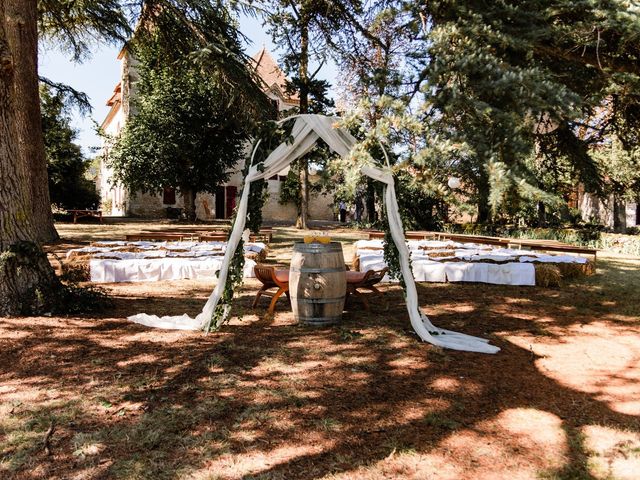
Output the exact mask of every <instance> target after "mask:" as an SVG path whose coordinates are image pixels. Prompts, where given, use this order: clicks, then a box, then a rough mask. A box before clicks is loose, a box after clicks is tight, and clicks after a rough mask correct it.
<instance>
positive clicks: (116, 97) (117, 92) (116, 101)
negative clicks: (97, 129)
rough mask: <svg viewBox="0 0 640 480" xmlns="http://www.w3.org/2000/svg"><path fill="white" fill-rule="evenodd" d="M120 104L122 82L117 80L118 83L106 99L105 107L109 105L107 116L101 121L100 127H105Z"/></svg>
mask: <svg viewBox="0 0 640 480" xmlns="http://www.w3.org/2000/svg"><path fill="white" fill-rule="evenodd" d="M121 106H122V83H121V82H118V84H117V85H116V86H115V88H114V89H113V94H112V95H111V97H109V100H107V107H111V109H110V110H109V113H107V117H106V118H105V119H104V121H103V122H102V125H101V128H102V129H106V128H107V126H108V125H109V123H111V120H113V118H114V117H115V115H116V113H118V110H119V109H120V107H121Z"/></svg>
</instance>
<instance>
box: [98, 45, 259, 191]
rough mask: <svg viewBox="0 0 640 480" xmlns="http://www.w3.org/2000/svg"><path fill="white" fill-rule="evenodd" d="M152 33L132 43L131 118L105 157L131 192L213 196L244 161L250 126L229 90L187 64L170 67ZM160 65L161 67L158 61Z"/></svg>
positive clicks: (162, 49)
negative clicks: (172, 190)
mask: <svg viewBox="0 0 640 480" xmlns="http://www.w3.org/2000/svg"><path fill="white" fill-rule="evenodd" d="M165 48H166V46H164V45H163V44H162V43H161V42H160V39H159V38H158V37H155V36H153V35H151V34H149V35H148V36H145V41H144V42H142V41H139V42H138V43H137V44H136V48H135V49H134V53H135V55H136V57H137V59H138V60H139V61H140V64H139V67H138V68H139V73H140V81H139V82H138V83H137V84H136V90H137V93H136V96H135V97H134V103H133V106H132V109H133V111H134V112H135V114H134V115H133V116H132V118H131V119H130V120H129V121H128V122H127V124H126V125H125V127H124V129H123V131H122V134H121V135H120V137H119V138H117V139H116V140H115V143H114V145H113V148H112V149H111V151H110V152H109V153H108V162H109V163H110V164H111V165H112V166H113V168H114V174H115V178H117V180H119V181H121V182H122V183H124V184H125V185H126V186H127V187H128V188H129V189H131V190H132V191H142V192H147V191H151V192H159V191H161V190H162V189H163V188H164V187H166V186H173V187H177V188H179V189H180V191H181V192H182V193H183V194H185V195H193V196H195V193H197V192H209V193H215V189H216V187H217V186H218V185H220V184H221V183H224V182H225V181H226V180H228V178H229V175H230V173H231V170H230V169H231V168H232V167H233V166H234V165H236V163H237V162H238V161H239V159H240V158H241V155H242V151H243V145H244V142H245V141H246V139H247V138H248V134H249V129H250V127H251V122H250V120H249V118H247V116H246V115H243V112H242V109H241V105H239V104H238V102H237V101H236V100H237V99H236V97H235V96H234V93H233V92H232V91H228V90H227V89H225V88H222V87H221V85H220V84H219V83H218V82H216V81H213V80H212V79H211V77H210V72H209V71H207V70H203V69H201V68H200V67H198V66H196V65H194V64H193V62H191V61H190V60H189V59H187V58H183V59H182V60H178V61H175V62H173V63H170V62H169V61H168V58H165V52H164V49H165ZM163 60H164V61H165V62H166V63H163Z"/></svg>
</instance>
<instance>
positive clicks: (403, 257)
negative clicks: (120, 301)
mask: <svg viewBox="0 0 640 480" xmlns="http://www.w3.org/2000/svg"><path fill="white" fill-rule="evenodd" d="M294 118H295V124H294V125H293V128H292V130H291V136H292V137H293V142H292V143H291V144H286V143H283V144H280V145H279V146H278V147H277V148H276V149H275V150H273V151H272V152H271V154H270V155H269V156H268V157H267V159H266V160H265V161H264V170H263V171H262V172H261V171H259V170H258V167H257V166H251V168H250V169H249V173H248V174H247V176H246V177H245V181H244V186H243V189H242V197H241V199H240V203H239V204H238V211H237V214H236V220H235V222H234V225H233V230H232V232H231V236H230V237H229V241H228V243H227V249H226V251H225V255H224V259H223V261H222V267H221V268H220V274H219V278H218V283H217V285H216V287H215V289H214V290H213V292H212V293H211V296H210V297H209V299H208V300H207V303H206V304H205V306H204V308H203V309H202V312H201V313H200V314H199V315H198V316H196V318H191V317H189V316H188V315H186V314H185V315H181V316H177V317H171V316H165V317H158V316H156V315H148V314H145V313H140V314H138V315H133V316H131V317H129V320H131V321H133V322H136V323H140V324H143V325H147V326H150V327H157V328H168V329H182V330H198V329H205V330H206V329H207V328H208V327H209V325H210V323H211V320H212V316H213V312H214V309H215V307H216V305H217V303H218V301H219V300H220V298H221V296H222V292H223V290H224V286H225V283H226V281H227V275H228V271H229V264H230V262H231V259H232V257H233V254H234V252H235V250H236V248H237V246H238V243H239V242H240V238H241V237H242V234H243V231H244V228H245V225H246V220H247V208H248V201H249V186H250V184H251V182H253V181H255V180H260V179H263V178H269V177H271V176H273V175H275V174H277V173H278V172H280V171H281V170H282V169H284V168H285V167H287V166H288V165H289V164H290V163H291V162H293V161H294V160H296V159H297V158H299V157H301V156H303V155H304V154H306V153H307V152H309V150H311V148H313V146H314V145H315V143H316V141H317V140H318V138H321V139H322V140H324V142H325V143H326V144H327V145H328V146H329V148H331V149H332V150H333V151H334V152H336V153H337V154H338V155H341V156H343V157H346V156H347V155H348V154H349V152H350V151H351V148H352V147H353V146H354V145H355V144H356V139H355V138H353V136H351V134H350V133H349V132H347V131H346V130H344V129H341V128H334V124H335V123H336V121H337V120H338V119H337V118H332V117H326V116H324V115H297V116H295V117H289V118H286V119H284V120H281V121H280V122H279V123H283V122H286V121H288V120H291V119H294ZM256 148H257V145H256ZM255 151H256V149H254V151H253V154H252V158H251V163H253V156H254V155H255ZM362 173H363V174H365V175H367V176H369V177H371V178H373V179H374V180H378V181H380V182H383V183H384V184H385V204H386V210H387V217H388V220H389V227H390V230H391V236H392V238H393V241H394V243H395V244H396V247H397V248H398V252H399V253H400V266H401V270H402V276H403V279H404V282H405V285H406V299H407V310H408V312H409V317H410V319H411V325H412V326H413V328H414V330H415V331H416V333H417V334H418V336H419V337H420V338H421V339H422V340H424V341H425V342H429V343H432V344H433V345H437V346H440V347H444V348H451V349H454V350H463V351H470V352H482V353H496V352H498V351H499V350H500V349H499V348H498V347H495V346H493V345H489V343H488V340H485V339H482V338H478V337H473V336H470V335H465V334H462V333H457V332H453V331H450V330H443V329H441V328H437V327H436V326H434V325H433V324H432V323H431V321H430V320H429V319H428V318H427V316H426V315H424V314H423V313H422V312H421V311H420V307H419V305H418V293H417V290H416V285H415V281H414V278H413V273H412V272H411V266H410V264H409V258H410V254H409V249H408V247H407V244H406V240H405V237H404V230H403V227H402V221H401V219H400V213H399V212H398V202H397V200H396V194H395V188H394V181H393V176H392V175H391V172H390V170H389V171H383V170H381V169H379V168H375V167H372V166H365V167H363V168H362ZM227 313H228V312H225V316H226V314H227Z"/></svg>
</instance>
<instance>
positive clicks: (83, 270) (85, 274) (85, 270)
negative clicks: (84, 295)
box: [60, 257, 91, 283]
mask: <svg viewBox="0 0 640 480" xmlns="http://www.w3.org/2000/svg"><path fill="white" fill-rule="evenodd" d="M88 260H89V259H88V257H85V258H81V259H74V260H71V261H66V262H64V263H61V273H60V278H61V279H62V280H64V281H65V282H70V283H76V282H88V281H89V280H91V269H90V267H89V261H88Z"/></svg>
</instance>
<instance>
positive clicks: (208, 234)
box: [126, 229, 273, 243]
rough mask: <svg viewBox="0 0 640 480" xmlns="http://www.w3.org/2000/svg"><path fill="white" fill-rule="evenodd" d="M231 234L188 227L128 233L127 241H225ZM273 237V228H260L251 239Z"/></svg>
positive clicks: (267, 241)
mask: <svg viewBox="0 0 640 480" xmlns="http://www.w3.org/2000/svg"><path fill="white" fill-rule="evenodd" d="M228 236H229V234H228V233H227V232H225V231H221V230H188V229H166V230H148V231H144V232H138V233H132V234H128V235H126V240H127V241H132V242H135V241H144V240H148V241H172V242H182V241H197V242H214V241H216V242H225V241H226V240H227V238H228ZM272 238H273V230H271V229H260V231H259V232H258V233H257V234H251V235H250V237H249V241H251V242H264V243H270V242H271V240H272Z"/></svg>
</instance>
